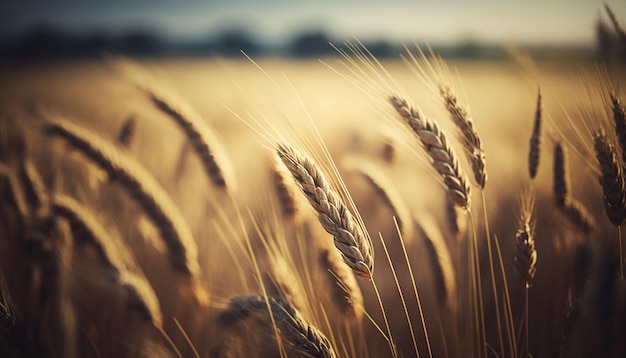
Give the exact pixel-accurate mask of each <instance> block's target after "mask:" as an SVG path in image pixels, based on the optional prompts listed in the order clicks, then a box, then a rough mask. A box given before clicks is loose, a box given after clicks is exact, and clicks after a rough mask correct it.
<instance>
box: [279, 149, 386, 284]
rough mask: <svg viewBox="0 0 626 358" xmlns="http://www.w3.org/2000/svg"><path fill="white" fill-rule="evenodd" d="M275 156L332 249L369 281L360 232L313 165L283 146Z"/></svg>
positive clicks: (369, 257) (369, 258)
mask: <svg viewBox="0 0 626 358" xmlns="http://www.w3.org/2000/svg"><path fill="white" fill-rule="evenodd" d="M276 153H277V154H278V156H279V157H280V159H281V160H282V161H283V163H285V165H286V166H287V169H289V171H290V172H291V175H292V176H293V178H294V180H295V181H296V184H298V186H299V187H300V189H301V190H302V192H303V193H304V195H306V197H307V199H308V200H309V203H310V204H311V206H313V208H314V209H315V211H316V212H317V214H318V218H319V221H320V223H321V224H322V226H323V227H324V229H325V230H326V231H327V232H328V233H329V234H331V235H333V238H334V241H335V247H336V248H337V250H339V252H340V253H341V255H342V257H343V260H344V261H345V263H346V264H347V265H348V266H350V268H351V269H352V270H353V271H354V272H355V274H357V275H358V276H359V277H361V278H363V279H366V280H370V279H371V278H372V273H373V269H374V257H373V256H374V253H373V250H372V245H371V242H370V240H369V238H368V237H367V235H366V233H365V231H364V230H363V228H362V227H361V226H360V225H359V223H358V222H357V221H356V219H355V218H354V217H353V216H352V213H351V212H350V210H349V209H348V207H347V206H346V205H345V204H344V202H343V201H342V200H341V199H340V198H339V195H338V194H337V192H336V191H334V190H333V189H331V187H330V185H329V184H328V182H327V181H326V178H325V176H324V174H323V173H322V171H321V170H320V169H319V167H318V166H317V165H316V164H314V162H313V161H312V160H311V159H309V158H307V157H305V156H304V155H302V154H300V153H299V152H297V151H296V150H295V149H294V148H292V147H290V146H288V145H286V144H278V146H277V148H276Z"/></svg>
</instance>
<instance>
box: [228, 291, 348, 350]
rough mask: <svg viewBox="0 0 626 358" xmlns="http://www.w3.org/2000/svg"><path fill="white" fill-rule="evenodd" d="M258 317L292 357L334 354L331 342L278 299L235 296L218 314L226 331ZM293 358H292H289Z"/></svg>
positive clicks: (287, 304)
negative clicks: (278, 334) (277, 337)
mask: <svg viewBox="0 0 626 358" xmlns="http://www.w3.org/2000/svg"><path fill="white" fill-rule="evenodd" d="M251 317H258V318H260V319H262V321H263V322H265V324H266V325H268V327H267V328H270V327H271V324H272V323H273V324H275V328H277V330H278V332H280V335H281V342H284V343H287V344H289V346H290V347H289V348H290V349H291V350H292V351H291V352H290V353H292V354H293V356H294V357H320V358H333V357H336V356H337V355H336V353H335V351H334V350H333V348H332V346H331V344H330V341H329V340H328V338H326V337H325V336H324V334H323V333H322V332H321V331H319V330H318V329H317V328H316V327H315V326H313V325H311V324H310V323H308V322H307V321H306V320H305V319H304V318H303V317H302V316H301V315H300V313H299V312H298V311H297V310H296V309H295V308H293V307H292V306H291V305H289V303H287V302H286V301H284V300H283V299H282V298H280V297H263V296H237V297H233V298H231V300H230V303H229V305H228V309H226V310H225V311H224V312H222V313H221V314H220V322H221V323H222V324H223V325H224V326H226V327H228V326H232V325H234V324H237V323H239V322H241V321H244V320H247V319H250V318H251ZM290 356H292V355H290Z"/></svg>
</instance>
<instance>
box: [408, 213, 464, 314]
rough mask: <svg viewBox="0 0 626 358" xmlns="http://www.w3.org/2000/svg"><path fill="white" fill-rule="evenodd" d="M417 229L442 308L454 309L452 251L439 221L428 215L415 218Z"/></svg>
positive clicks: (454, 284) (454, 292)
mask: <svg viewBox="0 0 626 358" xmlns="http://www.w3.org/2000/svg"><path fill="white" fill-rule="evenodd" d="M415 222H416V224H417V225H416V227H417V229H418V232H419V234H420V236H421V237H422V238H423V239H424V244H425V246H426V250H427V251H428V255H429V257H430V260H429V262H430V267H431V270H432V272H433V276H434V277H433V281H434V283H435V292H436V294H437V300H438V301H439V306H440V307H442V308H443V307H450V308H454V307H455V305H456V303H455V302H456V278H455V275H454V266H453V264H452V258H451V257H450V251H449V250H448V246H447V245H446V242H445V240H444V238H443V235H442V233H441V230H440V229H439V225H438V224H437V221H436V220H435V218H433V217H432V216H430V215H428V214H427V213H420V214H419V215H416V216H415Z"/></svg>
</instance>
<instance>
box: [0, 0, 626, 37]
mask: <svg viewBox="0 0 626 358" xmlns="http://www.w3.org/2000/svg"><path fill="white" fill-rule="evenodd" d="M606 2H607V3H608V4H609V5H610V6H611V7H612V8H613V10H614V11H615V12H616V13H617V15H618V17H619V18H620V19H624V21H625V23H626V1H624V0H607V1H606ZM603 4H604V2H603V1H600V0H386V1H368V0H361V1H358V0H343V1H339V0H335V1H331V0H310V1H298V0H291V1H289V0H265V1H263V0H221V1H218V0H5V1H2V2H0V17H1V18H0V36H1V37H5V38H6V37H7V36H10V35H13V34H16V33H18V32H19V31H22V30H24V29H26V28H28V27H32V26H34V25H36V24H41V23H46V24H56V25H60V26H62V27H64V28H67V29H68V30H69V31H70V32H75V33H77V34H80V33H81V32H85V31H93V30H104V31H107V32H110V33H113V34H115V33H122V32H124V31H127V30H133V29H146V28H147V29H150V30H155V31H156V32H157V33H159V34H162V35H165V36H166V37H169V38H173V39H200V38H206V37H208V36H211V35H217V34H219V33H221V32H223V31H225V30H226V29H232V28H235V27H244V28H247V29H248V30H249V31H250V33H252V34H253V36H255V38H257V39H258V40H260V41H264V42H266V43H269V44H272V43H281V42H283V41H286V40H289V39H290V38H292V37H293V36H294V35H296V34H298V33H300V32H302V31H305V30H323V31H325V32H326V33H327V34H329V35H330V36H331V38H336V39H349V38H352V37H357V38H359V39H362V40H392V41H398V40H399V41H420V42H421V41H428V42H430V43H446V44H455V43H463V42H467V41H474V42H479V43H486V44H492V43H516V44H573V45H579V44H582V45H584V44H592V43H593V41H594V36H595V34H594V28H595V22H596V20H597V18H598V16H599V14H600V13H601V10H602V6H603Z"/></svg>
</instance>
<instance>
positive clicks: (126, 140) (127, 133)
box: [117, 115, 137, 148]
mask: <svg viewBox="0 0 626 358" xmlns="http://www.w3.org/2000/svg"><path fill="white" fill-rule="evenodd" d="M135 132H137V119H136V118H135V116H133V115H131V116H130V117H128V118H127V119H126V120H125V121H124V123H123V124H122V127H121V128H120V130H119V132H118V133H117V142H118V143H119V144H120V145H121V146H122V147H124V148H130V145H131V143H132V142H133V139H134V138H135Z"/></svg>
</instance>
